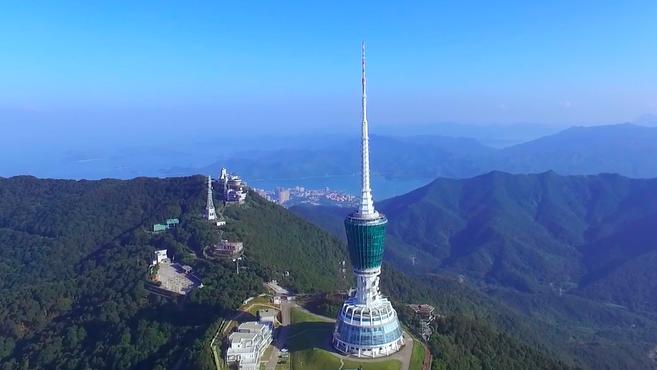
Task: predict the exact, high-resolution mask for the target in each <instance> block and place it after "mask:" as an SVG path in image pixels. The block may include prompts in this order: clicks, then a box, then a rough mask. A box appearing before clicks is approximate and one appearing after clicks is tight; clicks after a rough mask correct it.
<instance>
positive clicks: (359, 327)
mask: <svg viewBox="0 0 657 370" xmlns="http://www.w3.org/2000/svg"><path fill="white" fill-rule="evenodd" d="M361 81H362V115H363V116H362V126H361V130H362V131H361V135H362V138H361V145H362V148H361V149H362V153H361V155H362V159H361V164H362V168H361V175H362V179H361V180H362V183H361V185H362V192H361V199H360V205H359V207H358V209H357V210H356V211H354V212H352V213H351V214H349V216H347V218H346V219H345V221H344V224H345V229H346V233H347V243H348V246H349V256H350V258H351V263H352V265H353V272H354V274H355V275H356V291H355V292H354V293H353V295H351V296H350V297H349V298H348V299H347V300H346V301H345V303H344V304H343V305H342V309H341V310H340V313H339V314H338V317H337V321H336V325H335V330H334V333H333V346H334V347H335V349H336V350H338V351H339V352H342V353H344V354H346V355H352V356H355V357H371V358H373V357H382V356H387V355H390V354H392V353H394V352H397V351H399V349H400V348H401V347H402V345H403V344H404V339H403V336H402V331H401V327H400V325H399V321H398V319H397V312H396V311H395V309H394V308H393V307H392V304H391V303H390V301H389V300H388V299H386V298H384V297H383V296H382V295H381V292H380V291H379V275H380V274H381V263H382V262H383V243H384V238H385V228H386V224H387V222H388V220H387V219H386V217H385V216H384V215H383V214H380V213H379V212H377V211H376V210H375V209H374V202H373V201H372V192H371V189H370V169H369V137H368V127H367V95H366V87H367V82H366V78H365V45H364V44H363V55H362V80H361Z"/></svg>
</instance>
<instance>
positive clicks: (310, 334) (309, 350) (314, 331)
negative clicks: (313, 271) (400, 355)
mask: <svg viewBox="0 0 657 370" xmlns="http://www.w3.org/2000/svg"><path fill="white" fill-rule="evenodd" d="M291 321H292V326H291V327H290V333H289V336H288V343H287V345H288V348H289V350H290V353H291V358H290V365H291V366H290V369H291V370H336V369H343V370H347V369H357V368H358V367H359V366H362V368H363V369H364V370H399V367H400V363H399V361H396V360H386V361H378V362H363V363H360V362H358V361H350V360H345V361H344V365H343V364H342V363H341V361H340V359H338V358H337V357H335V356H333V355H332V354H331V353H329V352H328V351H326V350H324V349H322V348H326V346H327V345H328V344H329V343H330V338H331V333H332V332H333V325H334V324H333V322H331V321H330V320H328V319H322V318H320V317H317V316H314V315H311V314H308V313H307V312H305V311H302V310H299V309H293V310H292V312H291Z"/></svg>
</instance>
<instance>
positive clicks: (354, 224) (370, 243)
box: [344, 214, 388, 271]
mask: <svg viewBox="0 0 657 370" xmlns="http://www.w3.org/2000/svg"><path fill="white" fill-rule="evenodd" d="M387 223H388V220H387V219H386V217H385V216H384V215H382V214H379V215H378V217H377V218H375V219H362V218H358V214H352V215H349V216H348V217H347V218H346V219H345V220H344V228H345V231H346V233H347V243H348V245H349V257H350V258H351V263H352V265H353V267H354V270H357V271H365V270H371V269H376V268H380V267H381V263H382V262H383V245H384V241H385V235H386V224H387Z"/></svg>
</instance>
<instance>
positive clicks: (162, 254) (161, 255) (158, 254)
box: [151, 249, 169, 266]
mask: <svg viewBox="0 0 657 370" xmlns="http://www.w3.org/2000/svg"><path fill="white" fill-rule="evenodd" d="M168 260H169V257H167V250H166V249H160V250H156V251H155V258H154V259H153V261H152V262H151V265H152V266H155V265H159V264H160V263H162V262H166V261H168Z"/></svg>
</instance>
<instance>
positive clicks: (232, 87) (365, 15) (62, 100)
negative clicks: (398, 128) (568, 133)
mask: <svg viewBox="0 0 657 370" xmlns="http://www.w3.org/2000/svg"><path fill="white" fill-rule="evenodd" d="M656 19H657V2H655V1H641V2H634V1H572V0H571V1H506V2H505V1H451V2H439V1H431V2H381V1H358V2H355V1H335V2H333V1H331V2H328V1H326V2H284V1H271V2H258V1H249V2H239V1H235V2H223V1H184V2H183V1H176V2H174V1H104V2H103V1H52V2H40V1H16V2H7V1H3V2H2V3H0V119H1V121H0V125H4V126H5V132H6V133H7V132H8V133H9V134H10V135H15V136H16V137H18V138H19V140H20V138H25V137H29V136H31V135H34V133H35V132H44V131H45V132H53V130H55V131H54V132H58V133H69V132H70V133H71V134H70V135H68V136H67V137H68V139H69V140H72V141H75V140H81V139H85V140H96V139H98V137H100V136H103V137H108V136H109V137H122V136H125V130H130V132H132V133H134V134H135V135H132V138H131V139H132V140H134V141H135V142H138V141H139V140H140V135H144V134H148V133H149V132H154V131H158V130H162V129H164V130H172V129H177V128H180V127H184V128H188V129H193V130H197V131H198V130H211V131H213V132H226V131H230V130H234V128H233V127H234V126H232V125H234V124H238V125H239V127H240V128H247V129H250V130H258V131H260V132H263V133H267V132H298V131H303V132H307V131H314V130H320V131H332V130H334V131H341V130H345V129H347V128H350V127H352V126H351V125H353V124H358V120H359V118H358V115H359V100H358V94H359V80H358V79H359V60H358V58H359V52H360V50H359V43H360V41H361V40H365V41H366V43H367V45H368V62H369V64H368V75H369V78H370V81H369V85H370V91H369V97H370V106H369V108H370V117H371V120H372V121H373V124H375V125H379V124H380V125H403V124H439V123H440V122H461V123H478V124H492V123H502V124H506V123H517V122H528V123H541V124H554V125H571V124H584V125H588V124H601V123H616V122H623V121H628V120H632V119H633V118H635V117H637V116H639V115H641V114H643V113H655V112H657V22H656V21H655V20H656ZM181 131H188V130H181ZM10 135H8V136H10ZM85 135H86V136H85ZM94 135H96V136H94ZM180 135H184V133H180ZM62 136H64V135H62ZM44 140H46V139H44ZM62 140H66V138H62Z"/></svg>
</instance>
